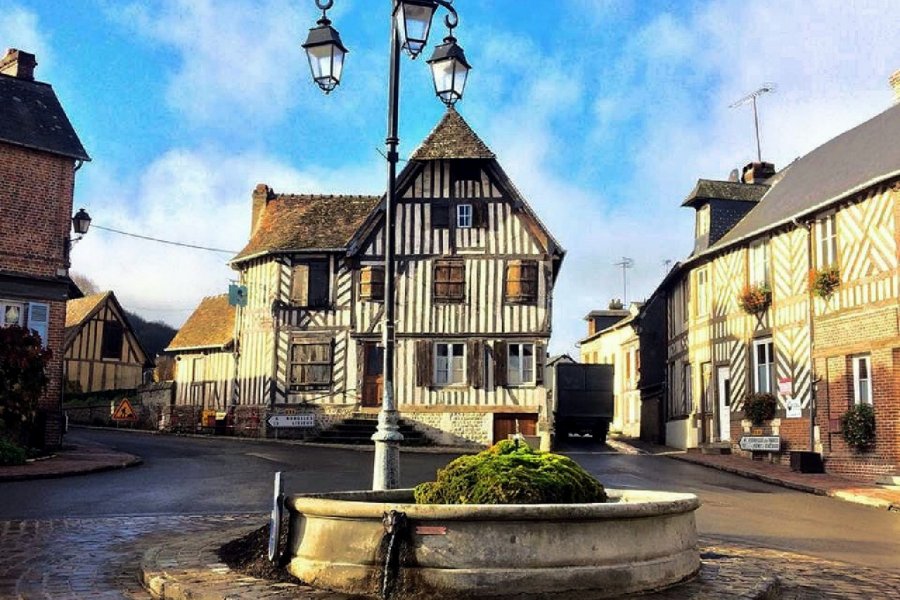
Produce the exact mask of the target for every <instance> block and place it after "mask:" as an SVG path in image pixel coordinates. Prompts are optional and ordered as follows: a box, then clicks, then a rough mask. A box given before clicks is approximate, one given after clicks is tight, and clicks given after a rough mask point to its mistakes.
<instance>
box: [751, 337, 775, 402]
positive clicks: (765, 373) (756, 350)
mask: <svg viewBox="0 0 900 600" xmlns="http://www.w3.org/2000/svg"><path fill="white" fill-rule="evenodd" d="M753 391H754V392H757V393H762V392H768V393H770V394H773V393H775V358H774V347H773V345H772V339H771V338H769V339H766V340H757V341H755V342H753Z"/></svg>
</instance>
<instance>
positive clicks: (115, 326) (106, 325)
mask: <svg viewBox="0 0 900 600" xmlns="http://www.w3.org/2000/svg"><path fill="white" fill-rule="evenodd" d="M113 331H115V332H116V334H115V335H117V336H118V337H117V338H116V339H114V338H113V337H112V336H113V333H112V332H113ZM107 335H109V336H110V337H109V338H107ZM115 342H118V344H117V345H118V352H115V353H113V352H112V351H110V352H109V353H107V351H108V350H110V347H111V346H112V345H113V344H114V343H115ZM124 349H125V327H124V326H123V325H122V324H121V323H119V322H118V321H104V322H103V332H102V333H101V334H100V360H122V351H123V350H124Z"/></svg>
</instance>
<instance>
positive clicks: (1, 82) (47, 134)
mask: <svg viewBox="0 0 900 600" xmlns="http://www.w3.org/2000/svg"><path fill="white" fill-rule="evenodd" d="M0 142H8V143H10V144H15V145H17V146H24V147H26V148H32V149H34V150H43V151H44V152H51V153H53V154H59V155H62V156H68V157H70V158H76V159H79V160H90V159H91V157H90V156H88V154H87V152H86V151H85V149H84V146H82V145H81V141H80V140H79V139H78V135H77V134H76V133H75V129H73V128H72V124H71V123H70V122H69V119H68V117H66V113H65V111H63V108H62V106H60V104H59V100H58V99H57V98H56V94H55V93H54V92H53V88H52V87H50V85H48V84H46V83H41V82H39V81H31V80H27V79H19V78H18V77H13V76H11V75H0Z"/></svg>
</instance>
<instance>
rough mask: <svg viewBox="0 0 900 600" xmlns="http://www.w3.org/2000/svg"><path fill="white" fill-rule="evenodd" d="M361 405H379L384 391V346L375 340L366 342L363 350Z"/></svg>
mask: <svg viewBox="0 0 900 600" xmlns="http://www.w3.org/2000/svg"><path fill="white" fill-rule="evenodd" d="M363 356H364V359H363V360H364V361H365V363H364V364H363V389H362V405H363V406H381V395H382V393H383V392H384V348H382V347H380V346H378V344H376V343H375V342H366V343H365V347H364V351H363Z"/></svg>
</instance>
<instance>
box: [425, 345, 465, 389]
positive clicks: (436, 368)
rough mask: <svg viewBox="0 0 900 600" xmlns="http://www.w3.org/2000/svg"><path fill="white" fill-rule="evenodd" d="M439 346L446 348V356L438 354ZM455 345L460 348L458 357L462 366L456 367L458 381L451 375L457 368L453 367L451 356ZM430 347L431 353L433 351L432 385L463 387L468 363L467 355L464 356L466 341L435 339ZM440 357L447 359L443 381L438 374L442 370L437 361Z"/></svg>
mask: <svg viewBox="0 0 900 600" xmlns="http://www.w3.org/2000/svg"><path fill="white" fill-rule="evenodd" d="M441 346H445V347H446V348H447V355H446V357H441V356H440V352H439V348H440V347H441ZM457 346H458V347H459V348H461V349H462V353H461V355H460V357H461V358H462V366H461V367H460V369H458V371H459V374H460V380H459V381H456V380H454V379H453V377H452V375H453V374H454V373H456V372H457V369H455V368H453V358H455V356H456V355H455V354H454V350H455V349H456V347H457ZM431 348H432V353H433V359H432V379H431V381H432V383H433V385H434V387H439V388H448V387H463V386H465V385H467V383H466V380H467V376H466V374H467V373H468V367H469V363H468V356H466V354H467V352H466V343H465V342H461V341H437V342H434V343H433V345H432V347H431ZM442 359H443V360H449V362H448V364H447V365H446V368H445V369H443V372H445V373H446V374H447V378H446V380H445V381H441V378H440V376H439V374H440V373H441V372H442V369H440V368H439V365H438V361H440V360H442Z"/></svg>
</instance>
